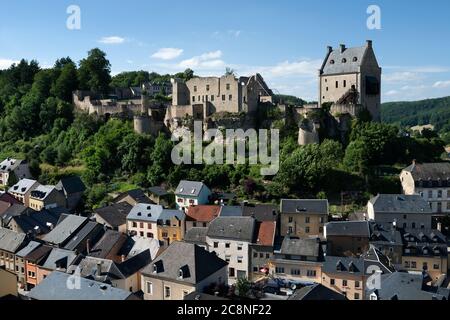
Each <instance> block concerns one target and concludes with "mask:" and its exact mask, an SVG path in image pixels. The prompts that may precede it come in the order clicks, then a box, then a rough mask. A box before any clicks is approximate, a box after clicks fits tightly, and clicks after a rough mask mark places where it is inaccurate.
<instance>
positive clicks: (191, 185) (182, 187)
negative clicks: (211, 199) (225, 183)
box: [175, 180, 206, 197]
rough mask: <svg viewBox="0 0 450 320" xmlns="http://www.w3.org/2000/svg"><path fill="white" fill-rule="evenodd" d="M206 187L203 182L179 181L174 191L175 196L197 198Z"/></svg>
mask: <svg viewBox="0 0 450 320" xmlns="http://www.w3.org/2000/svg"><path fill="white" fill-rule="evenodd" d="M205 187H206V185H205V184H204V183H203V182H198V181H187V180H181V181H180V183H179V184H178V187H177V188H176V190H175V194H176V195H177V196H188V197H198V196H199V195H200V192H201V190H202V189H203V188H205Z"/></svg>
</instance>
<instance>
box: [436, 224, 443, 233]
mask: <svg viewBox="0 0 450 320" xmlns="http://www.w3.org/2000/svg"><path fill="white" fill-rule="evenodd" d="M437 230H438V231H439V232H442V223H441V222H438V224H437Z"/></svg>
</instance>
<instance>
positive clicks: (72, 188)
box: [56, 176, 86, 195]
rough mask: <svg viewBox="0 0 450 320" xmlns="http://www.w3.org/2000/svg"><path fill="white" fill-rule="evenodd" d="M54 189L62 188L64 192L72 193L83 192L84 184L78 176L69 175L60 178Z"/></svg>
mask: <svg viewBox="0 0 450 320" xmlns="http://www.w3.org/2000/svg"><path fill="white" fill-rule="evenodd" d="M56 189H58V190H64V191H65V193H66V194H69V195H70V194H74V193H78V192H84V191H85V190H86V186H85V185H84V183H83V181H81V179H80V177H78V176H71V177H66V178H62V179H61V180H60V181H59V182H58V184H57V185H56Z"/></svg>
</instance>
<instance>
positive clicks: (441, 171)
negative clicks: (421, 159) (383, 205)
mask: <svg viewBox="0 0 450 320" xmlns="http://www.w3.org/2000/svg"><path fill="white" fill-rule="evenodd" d="M400 181H401V183H402V188H403V193H404V194H405V195H414V194H416V195H420V196H421V197H422V198H423V199H424V200H425V201H427V202H428V203H429V204H430V206H431V210H432V211H433V213H435V214H445V213H450V163H448V162H443V163H417V162H415V161H414V162H413V163H412V164H411V165H410V166H409V167H407V168H405V169H403V170H402V172H401V174H400Z"/></svg>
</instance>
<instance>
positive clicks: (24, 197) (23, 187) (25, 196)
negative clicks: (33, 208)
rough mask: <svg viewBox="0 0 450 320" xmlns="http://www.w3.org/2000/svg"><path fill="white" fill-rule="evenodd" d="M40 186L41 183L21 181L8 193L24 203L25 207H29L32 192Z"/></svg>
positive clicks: (27, 180) (28, 180)
mask: <svg viewBox="0 0 450 320" xmlns="http://www.w3.org/2000/svg"><path fill="white" fill-rule="evenodd" d="M39 185H40V184H39V182H37V181H36V180H30V179H21V180H19V182H17V183H16V184H15V185H13V186H12V187H11V188H9V190H8V192H9V193H10V194H11V195H12V196H13V197H14V198H16V199H17V200H19V201H20V202H22V203H23V204H24V205H25V207H29V206H30V195H31V191H33V190H34V189H36V188H37V187H38V186H39Z"/></svg>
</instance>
